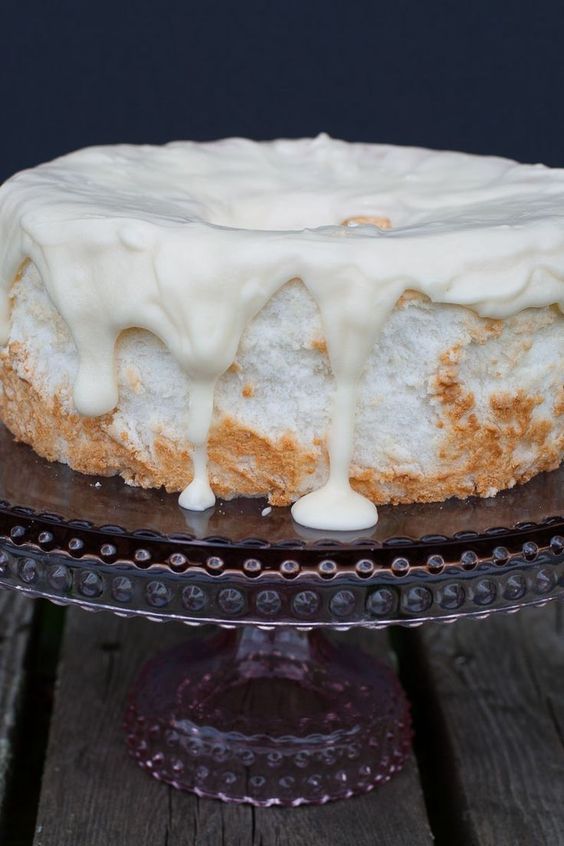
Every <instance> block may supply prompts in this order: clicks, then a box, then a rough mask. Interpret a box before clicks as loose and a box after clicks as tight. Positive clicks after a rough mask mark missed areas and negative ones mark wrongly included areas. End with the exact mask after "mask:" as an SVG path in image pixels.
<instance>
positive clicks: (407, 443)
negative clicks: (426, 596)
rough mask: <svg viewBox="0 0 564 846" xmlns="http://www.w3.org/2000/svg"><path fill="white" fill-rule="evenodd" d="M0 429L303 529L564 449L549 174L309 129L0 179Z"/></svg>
mask: <svg viewBox="0 0 564 846" xmlns="http://www.w3.org/2000/svg"><path fill="white" fill-rule="evenodd" d="M0 274H1V284H0V345H1V346H0V417H1V419H2V420H3V422H4V423H5V425H6V426H7V427H8V428H9V429H10V430H11V431H12V432H13V434H14V435H15V436H16V438H18V439H19V440H22V441H25V442H26V443H28V444H30V445H31V446H32V447H33V448H34V449H35V450H36V452H37V453H39V454H40V455H42V456H44V457H46V458H48V459H50V460H56V461H63V462H66V463H67V464H69V465H70V466H71V467H73V468H74V469H76V470H78V471H81V472H83V473H92V474H97V475H102V476H103V475H113V474H120V475H121V476H122V477H123V478H124V479H125V481H126V482H127V483H129V484H134V485H141V486H143V487H160V486H164V487H165V488H166V489H167V490H168V491H170V492H175V491H182V493H181V496H180V504H181V505H182V506H183V507H186V508H192V509H196V510H198V509H200V510H202V509H206V508H208V507H210V506H212V505H213V503H214V501H215V496H221V497H223V498H232V497H236V496H266V497H268V499H269V501H270V503H271V504H272V505H274V506H279V505H289V504H291V503H294V505H293V514H294V517H295V519H296V520H297V521H298V522H300V523H303V524H304V525H308V526H312V527H314V528H320V529H361V528H364V527H368V526H370V525H373V524H374V523H375V521H376V508H375V506H376V505H378V504H382V503H392V504H396V503H411V502H428V501H440V500H444V499H446V498H448V497H460V498H465V497H468V496H470V495H479V496H493V495H495V494H496V492H497V491H499V490H501V489H504V488H508V487H511V486H513V485H515V484H517V483H522V482H526V481H527V480H528V479H530V478H531V477H532V476H534V475H535V474H537V473H539V472H541V471H545V470H551V469H554V468H556V467H557V466H558V465H559V464H560V462H561V460H562V455H563V452H564V422H563V421H564V416H563V413H564V388H563V381H564V379H563V376H564V318H563V315H562V308H563V305H564V281H563V280H564V170H558V169H551V168H547V167H544V166H543V165H522V164H518V163H516V162H513V161H510V160H507V159H501V158H494V157H482V156H472V155H466V154H462V153H452V152H436V151H430V150H423V149H417V148H407V147H394V146H383V145H369V144H351V143H347V142H343V141H336V140H332V139H330V138H328V137H327V136H324V135H323V136H319V137H318V138H315V139H303V140H296V141H286V140H281V141H272V142H253V141H249V140H245V139H226V140H222V141H215V142H208V143H195V142H177V143H172V144H168V145H165V146H163V147H152V146H130V145H119V146H109V147H95V148H88V149H85V150H80V151H78V152H75V153H72V154H70V155H66V156H63V157H62V158H59V159H56V160H55V161H53V162H50V163H48V164H44V165H40V166H39V167H36V168H33V169H30V170H27V171H23V172H21V173H19V174H16V175H15V176H14V177H12V178H11V179H9V180H8V181H7V182H6V183H5V184H4V185H3V186H2V187H0Z"/></svg>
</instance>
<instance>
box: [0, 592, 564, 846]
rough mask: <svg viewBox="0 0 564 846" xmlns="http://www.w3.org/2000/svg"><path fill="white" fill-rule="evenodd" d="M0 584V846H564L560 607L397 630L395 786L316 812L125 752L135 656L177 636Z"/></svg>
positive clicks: (376, 644) (393, 654)
mask: <svg viewBox="0 0 564 846" xmlns="http://www.w3.org/2000/svg"><path fill="white" fill-rule="evenodd" d="M187 634H188V631H187V630H186V629H185V628H183V627H182V626H176V625H173V624H166V625H161V626H158V625H156V624H155V623H149V622H145V621H140V620H122V619H119V618H117V617H112V616H108V615H106V614H86V613H84V612H82V611H78V610H75V609H72V610H67V611H63V610H62V609H60V608H55V607H54V606H49V605H46V604H43V603H34V602H32V601H30V600H28V599H26V598H24V597H19V596H16V595H14V594H10V593H7V592H3V593H0V843H1V844H2V846H27V844H34V846H204V844H205V846H222V844H228V846H247V845H248V846H275V844H276V846H368V844H370V845H371V846H428V844H432V843H433V842H434V843H435V844H438V846H536V844H545V846H563V845H564V605H563V604H561V603H552V604H551V605H549V606H547V607H545V608H542V609H531V610H528V611H523V612H521V613H519V614H516V615H513V616H500V617H497V618H496V617H493V618H490V619H489V620H486V621H482V622H479V623H478V622H474V621H467V622H459V623H456V624H455V625H452V626H444V625H441V626H440V625H436V624H431V625H428V626H426V627H424V628H421V629H417V630H411V631H407V630H397V631H393V632H392V633H391V635H390V634H384V633H376V632H365V633H364V634H360V635H359V634H355V633H351V632H349V633H347V634H346V635H342V636H343V637H352V638H354V637H362V638H363V640H364V642H365V644H366V643H368V644H369V645H370V648H371V649H374V651H376V652H379V653H380V654H381V653H382V651H384V652H387V653H388V655H389V658H390V661H391V662H392V663H393V664H394V665H395V666H396V667H397V668H398V669H399V672H400V674H401V677H402V680H403V683H404V685H405V687H406V688H407V691H408V693H409V695H410V697H411V700H412V704H413V714H414V720H415V727H416V732H417V735H416V742H415V750H414V755H413V757H412V759H411V760H410V762H409V764H408V766H407V767H406V768H405V769H404V770H403V771H402V772H401V773H400V774H399V775H397V776H396V777H395V778H394V779H392V781H391V782H389V783H388V784H387V785H384V786H383V787H381V788H380V789H378V790H375V791H374V792H373V793H371V794H368V795H366V796H363V797H360V798H356V799H351V800H348V801H345V802H340V803H335V804H332V805H326V806H324V807H320V808H314V807H304V808H297V809H291V810H287V809H277V808H270V809H255V808H251V807H248V806H228V805H224V804H222V803H220V802H215V801H208V800H202V799H198V798H196V797H195V796H191V795H188V794H180V793H178V792H176V791H174V790H172V789H169V788H168V787H166V786H164V785H162V784H159V783H157V782H155V781H153V780H152V779H150V778H149V777H148V776H147V775H146V774H145V773H143V772H142V771H141V770H140V769H139V768H138V767H137V766H136V765H134V764H133V762H132V761H131V760H130V759H129V758H128V756H127V754H126V751H125V745H124V743H123V739H122V735H121V729H120V722H121V714H122V710H123V706H124V701H125V696H126V691H127V689H128V685H129V684H130V682H131V680H132V677H133V676H134V675H135V673H136V672H137V670H138V668H139V667H140V665H141V664H142V663H143V661H144V660H145V659H146V658H147V657H148V656H149V655H150V654H152V653H153V652H155V651H156V650H159V649H162V648H163V647H166V646H169V645H172V644H173V643H175V642H176V641H178V640H180V639H182V638H183V637H186V636H187Z"/></svg>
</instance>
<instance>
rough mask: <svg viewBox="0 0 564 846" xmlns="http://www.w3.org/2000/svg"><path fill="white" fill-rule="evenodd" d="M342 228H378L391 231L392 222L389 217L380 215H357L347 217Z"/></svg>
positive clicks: (342, 222)
mask: <svg viewBox="0 0 564 846" xmlns="http://www.w3.org/2000/svg"><path fill="white" fill-rule="evenodd" d="M341 226H377V227H378V229H391V228H392V222H391V220H390V218H389V217H385V216H384V215H380V214H357V215H353V216H352V217H346V218H345V219H344V220H342V221H341Z"/></svg>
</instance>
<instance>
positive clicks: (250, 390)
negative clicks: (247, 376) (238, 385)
mask: <svg viewBox="0 0 564 846" xmlns="http://www.w3.org/2000/svg"><path fill="white" fill-rule="evenodd" d="M241 393H242V394H243V396H244V397H254V395H255V388H254V385H251V384H249V383H248V382H247V384H246V385H244V386H243V390H242V391H241Z"/></svg>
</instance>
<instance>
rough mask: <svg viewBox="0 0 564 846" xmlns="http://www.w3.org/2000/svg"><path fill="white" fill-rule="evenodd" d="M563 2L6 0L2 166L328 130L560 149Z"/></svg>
mask: <svg viewBox="0 0 564 846" xmlns="http://www.w3.org/2000/svg"><path fill="white" fill-rule="evenodd" d="M563 9H564V6H563V4H562V2H559V3H554V4H553V3H546V2H542V3H540V4H539V3H537V4H536V5H532V6H530V7H527V8H526V9H525V7H521V6H520V4H518V3H517V2H511V0H509V2H500V0H491V2H489V3H486V2H483V0H474V2H472V0H458V2H448V0H446V1H443V2H432V0H387V2H381V0H377V2H364V1H363V2H355V0H351V2H348V3H345V2H339V3H336V2H334V1H333V0H325V2H319V0H286V2H284V3H282V2H278V0H273V2H267V0H263V2H257V0H233V2H228V0H208V2H206V0H200V2H198V3H196V2H192V0H185V2H183V3H179V2H163V0H160V2H159V0H152V2H149V0H142V2H126V0H115V2H114V3H113V4H112V3H109V2H107V1H106V0H98V2H91V0H87V1H86V2H85V0H31V2H30V0H27V2H26V0H0V41H1V44H0V47H1V49H0V179H2V178H4V177H6V176H8V175H9V174H10V173H12V172H13V171H15V170H18V169H20V168H23V167H27V166H29V165H33V164H36V163H37V162H39V161H42V160H45V159H49V158H52V157H53V156H56V155H59V154H61V153H64V152H67V151H69V150H72V149H74V148H77V147H81V146H85V145H87V144H100V143H114V142H121V141H129V142H151V143H158V142H164V141H167V140H170V139H175V138H193V139H207V138H214V137H219V136H224V135H247V136H251V137H255V138H271V137H276V136H287V137H297V136H304V135H314V134H316V133H317V132H319V131H321V130H324V131H326V132H329V133H330V134H331V135H334V136H338V137H342V138H348V139H351V140H366V141H383V142H393V143H404V144H416V145H424V146H431V147H445V148H454V149H464V150H468V151H472V152H479V153H495V154H499V155H505V156H510V157H514V158H517V159H521V160H523V161H544V162H545V163H547V164H551V165H563V164H564V11H563Z"/></svg>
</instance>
